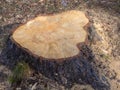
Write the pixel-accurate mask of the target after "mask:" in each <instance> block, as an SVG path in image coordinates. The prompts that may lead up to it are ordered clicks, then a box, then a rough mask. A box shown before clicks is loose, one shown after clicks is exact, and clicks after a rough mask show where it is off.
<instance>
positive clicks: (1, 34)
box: [0, 0, 120, 90]
mask: <svg viewBox="0 0 120 90" xmlns="http://www.w3.org/2000/svg"><path fill="white" fill-rule="evenodd" d="M73 9H75V10H80V11H83V12H85V13H86V15H87V16H88V18H89V19H90V22H91V28H90V30H89V32H90V36H89V39H90V41H91V44H90V48H91V49H92V52H93V54H94V60H92V61H91V64H92V65H93V66H94V68H95V69H96V71H97V72H98V73H99V74H101V75H103V76H105V77H106V79H107V81H108V82H109V84H110V90H120V39H119V37H120V0H59V1H57V0H1V1H0V90H13V89H15V90H94V89H93V88H92V87H91V85H84V84H83V85H81V84H76V83H75V84H74V85H73V87H71V88H69V89H68V88H66V87H64V86H62V85H59V84H58V83H57V82H55V81H53V80H51V79H49V78H47V77H45V76H43V75H42V74H36V73H32V74H31V76H30V77H28V78H27V79H25V80H23V81H22V83H21V84H20V85H18V86H16V87H14V86H11V84H10V83H9V82H8V77H9V75H10V74H11V68H9V67H8V66H7V65H8V62H7V61H5V59H6V58H5V57H3V51H4V48H5V46H6V41H7V39H8V37H9V35H10V34H11V30H13V29H14V28H16V27H17V26H19V25H20V24H21V23H24V22H26V21H28V20H30V19H32V18H34V17H35V16H37V15H39V14H53V13H60V12H63V11H67V10H73ZM15 55H16V54H15ZM4 56H5V55H4ZM6 56H7V55H6ZM16 57H17V55H16ZM8 58H9V57H8ZM1 62H6V63H7V64H6V65H5V64H3V63H1ZM9 63H10V62H9ZM11 65H14V62H11ZM33 72H34V70H33Z"/></svg>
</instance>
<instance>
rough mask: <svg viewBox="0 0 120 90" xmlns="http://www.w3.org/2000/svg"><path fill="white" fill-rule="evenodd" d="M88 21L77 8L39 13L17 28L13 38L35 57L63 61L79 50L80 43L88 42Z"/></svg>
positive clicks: (76, 53)
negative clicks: (44, 14)
mask: <svg viewBox="0 0 120 90" xmlns="http://www.w3.org/2000/svg"><path fill="white" fill-rule="evenodd" d="M88 22H89V20H88V19H87V17H86V16H85V14H84V13H83V12H80V11H76V10H72V11H67V12H63V13H60V14H57V15H49V16H38V17H36V18H35V19H33V20H30V21H28V22H27V23H26V24H24V25H22V26H20V27H18V28H17V29H16V30H15V31H14V32H13V35H12V39H13V41H14V42H15V43H16V44H18V45H20V46H21V48H23V49H25V50H27V51H29V52H30V53H31V54H33V55H35V56H38V57H43V58H47V59H49V60H53V59H55V60H59V61H60V59H61V60H64V59H65V58H69V57H74V56H76V55H78V54H79V53H80V44H81V43H84V42H86V38H87V31H86V30H85V26H86V25H87V24H88Z"/></svg>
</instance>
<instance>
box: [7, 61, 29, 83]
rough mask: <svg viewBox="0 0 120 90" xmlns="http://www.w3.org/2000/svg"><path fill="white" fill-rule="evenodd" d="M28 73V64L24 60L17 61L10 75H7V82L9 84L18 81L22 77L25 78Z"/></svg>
mask: <svg viewBox="0 0 120 90" xmlns="http://www.w3.org/2000/svg"><path fill="white" fill-rule="evenodd" d="M29 73H30V68H29V65H28V64H27V63H25V62H19V63H18V64H17V65H16V67H15V68H14V70H13V72H12V75H11V76H10V77H9V82H10V83H11V84H13V83H17V82H20V81H21V80H22V79H24V78H26V77H27V76H28V75H29Z"/></svg>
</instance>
